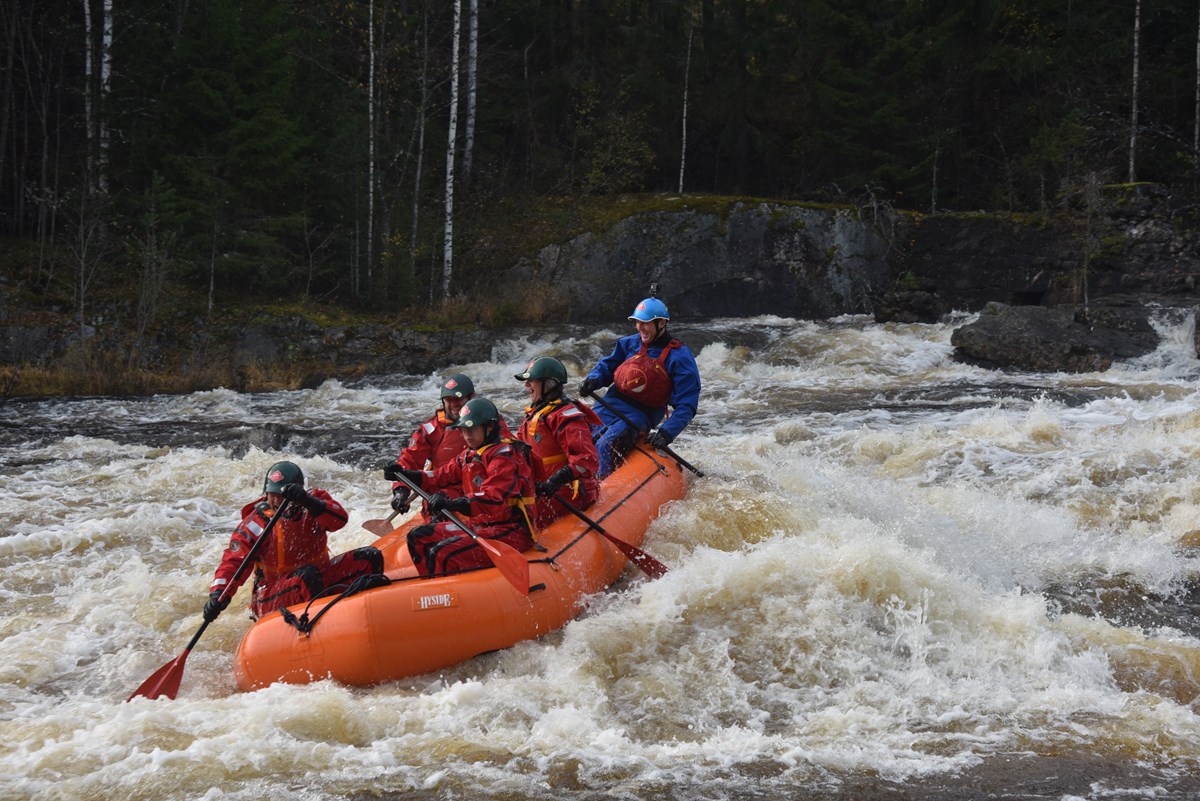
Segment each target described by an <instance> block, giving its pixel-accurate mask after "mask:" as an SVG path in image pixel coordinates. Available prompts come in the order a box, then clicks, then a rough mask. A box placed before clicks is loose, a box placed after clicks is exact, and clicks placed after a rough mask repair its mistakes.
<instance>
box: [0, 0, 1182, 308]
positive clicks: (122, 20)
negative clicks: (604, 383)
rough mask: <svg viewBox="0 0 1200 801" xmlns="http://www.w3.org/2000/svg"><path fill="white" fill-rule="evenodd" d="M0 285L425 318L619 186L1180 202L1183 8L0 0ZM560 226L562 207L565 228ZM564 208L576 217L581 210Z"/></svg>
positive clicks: (1040, 201)
mask: <svg viewBox="0 0 1200 801" xmlns="http://www.w3.org/2000/svg"><path fill="white" fill-rule="evenodd" d="M0 17H2V19H0V23H2V29H0V33H2V34H3V35H2V38H0V47H2V48H3V55H2V58H3V65H4V69H3V76H4V77H3V81H2V88H0V92H2V93H3V94H2V101H0V250H2V251H5V252H7V254H8V255H6V256H3V257H2V259H3V260H2V261H0V264H3V267H4V275H5V277H4V281H5V282H6V283H8V284H9V286H10V288H14V287H18V288H21V289H24V290H28V291H31V292H36V293H38V294H39V295H55V296H58V297H61V298H63V299H64V300H63V302H64V303H66V304H69V307H70V308H71V309H72V310H73V313H74V314H75V315H77V317H78V321H79V324H80V325H81V326H82V325H83V324H84V323H85V321H86V320H87V318H88V315H89V314H90V313H92V312H91V310H90V308H89V305H96V301H95V300H94V298H99V297H104V296H105V293H106V292H107V293H109V296H110V297H112V296H115V297H117V298H118V301H117V303H118V306H119V308H120V309H121V310H122V311H121V312H120V313H121V314H124V315H126V316H127V317H128V318H129V320H131V321H136V324H137V326H138V327H139V329H144V328H145V327H147V326H152V325H153V324H154V319H155V316H156V314H157V313H158V311H157V310H158V309H160V308H161V307H162V306H163V304H164V303H165V302H166V299H167V298H169V297H170V296H171V294H172V293H177V292H189V293H192V294H194V295H196V296H198V297H202V298H206V299H207V300H206V302H207V306H208V311H209V312H210V313H211V312H212V311H213V309H214V307H217V308H219V307H220V306H221V304H223V303H231V302H234V301H236V300H241V299H245V298H247V297H249V298H276V299H279V298H284V299H296V298H302V299H309V300H316V301H318V302H336V303H338V304H343V305H346V306H349V307H352V308H354V307H357V308H362V309H380V308H384V307H392V308H395V307H404V306H408V307H420V306H428V307H436V306H437V305H438V304H441V303H445V302H446V301H447V299H449V298H451V297H454V296H455V295H458V294H460V293H469V292H470V291H471V289H472V287H473V285H474V284H473V282H474V280H475V277H476V276H477V275H478V274H480V273H482V272H485V271H486V270H487V268H488V266H489V265H494V264H498V263H503V261H504V260H505V259H508V258H511V257H512V256H513V254H515V253H519V252H521V250H522V248H523V247H525V246H526V245H527V244H528V242H530V241H539V242H540V241H541V240H539V239H538V237H543V238H544V237H546V236H547V235H548V234H547V231H551V232H553V231H554V230H559V229H561V228H562V227H563V226H564V225H569V224H571V222H572V220H574V222H575V224H581V223H580V221H579V220H578V219H575V218H577V217H579V216H581V215H585V214H599V213H600V212H598V211H596V210H597V209H602V208H603V207H604V204H605V203H607V202H611V199H612V198H614V197H617V196H628V195H637V196H641V197H651V198H652V197H654V196H657V195H664V194H669V195H678V194H680V193H684V194H687V195H697V196H703V195H719V196H729V195H733V196H746V197H753V198H769V199H778V200H786V201H798V202H813V203H844V204H858V205H860V206H861V205H865V204H879V203H884V204H888V205H890V206H891V207H893V208H895V209H899V210H909V211H912V212H919V213H923V214H929V213H938V212H965V211H971V212H974V211H979V210H984V211H998V212H1029V213H1035V214H1038V213H1040V214H1052V213H1055V212H1056V210H1059V209H1061V208H1063V207H1064V205H1065V204H1068V203H1070V201H1071V198H1072V197H1074V196H1077V195H1079V194H1080V193H1081V192H1084V191H1085V190H1086V188H1087V187H1089V186H1094V185H1096V184H1097V182H1100V183H1122V182H1135V181H1150V182H1160V183H1163V184H1166V185H1168V186H1169V187H1170V188H1171V192H1172V197H1173V198H1175V199H1176V200H1175V202H1176V204H1177V206H1178V208H1177V211H1178V213H1179V214H1180V215H1181V216H1182V217H1183V218H1185V219H1187V218H1192V219H1194V218H1195V216H1196V198H1197V196H1198V194H1200V168H1198V159H1197V156H1198V148H1197V144H1198V140H1197V137H1198V135H1200V133H1198V130H1200V78H1198V71H1200V3H1191V4H1187V3H1181V2H1171V3H1167V2H1162V0H1125V1H1124V2H1104V3H1079V2H1073V1H1072V0H1067V1H1066V2H1063V1H1062V0H954V1H953V2H949V1H948V0H604V1H603V2H601V0H433V1H428V0H377V1H376V0H362V1H361V2H360V1H359V0H319V1H318V0H255V1H254V2H242V1H241V0H206V2H188V0H167V1H166V2H164V1H163V0H69V1H68V0H7V2H5V3H4V4H3V5H2V10H0ZM573 215H574V217H573ZM583 224H586V223H583Z"/></svg>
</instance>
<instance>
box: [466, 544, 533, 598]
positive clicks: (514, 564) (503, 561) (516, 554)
mask: <svg viewBox="0 0 1200 801" xmlns="http://www.w3.org/2000/svg"><path fill="white" fill-rule="evenodd" d="M478 542H479V544H480V546H482V547H483V550H485V551H487V554H488V556H490V557H491V558H492V564H494V565H495V566H496V568H497V569H498V570H499V571H500V572H501V573H502V574H503V575H504V577H505V578H506V579H508V580H509V583H511V584H512V585H513V587H515V588H516V590H517V592H519V593H521V594H522V595H529V562H527V561H526V560H525V557H524V556H522V555H521V552H520V551H518V550H517V549H516V548H514V547H512V546H511V545H506V544H504V543H503V542H496V541H495V540H485V539H483V538H480V539H479V540H478Z"/></svg>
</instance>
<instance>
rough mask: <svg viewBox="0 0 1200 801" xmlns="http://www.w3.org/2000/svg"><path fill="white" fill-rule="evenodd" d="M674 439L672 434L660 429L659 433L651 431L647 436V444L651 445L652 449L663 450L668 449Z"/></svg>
mask: <svg viewBox="0 0 1200 801" xmlns="http://www.w3.org/2000/svg"><path fill="white" fill-rule="evenodd" d="M673 439H674V437H672V436H671V435H670V434H668V433H667V432H665V431H663V430H662V429H659V430H658V431H651V432H650V433H649V434H647V435H646V444H647V445H649V446H650V447H651V448H660V449H661V448H666V447H667V446H668V445H670V444H671V440H673Z"/></svg>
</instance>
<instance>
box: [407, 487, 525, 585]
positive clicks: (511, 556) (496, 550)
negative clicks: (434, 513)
mask: <svg viewBox="0 0 1200 801" xmlns="http://www.w3.org/2000/svg"><path fill="white" fill-rule="evenodd" d="M397 477H398V478H399V479H400V480H401V481H403V482H404V483H405V484H407V485H408V488H409V489H411V490H412V491H413V492H415V493H417V495H419V496H421V497H422V498H424V499H425V502H426V503H429V495H428V494H427V493H426V492H425V491H424V490H422V489H421V488H420V487H418V486H417V485H416V484H414V483H413V482H412V481H409V480H408V478H407V477H405V475H404V474H403V473H399V474H397ZM438 514H440V515H442V516H443V517H445V518H446V519H447V520H449V521H450V522H451V523H453V524H454V525H456V526H458V527H459V528H461V529H462V530H463V531H465V532H467V535H468V536H469V537H470V538H471V539H473V540H475V544H477V545H478V546H479V547H480V548H483V550H484V552H485V553H486V554H487V555H488V558H489V559H491V560H492V564H493V565H495V566H496V569H497V570H499V571H500V572H501V573H502V574H503V575H504V577H505V578H506V579H508V581H509V583H511V584H512V585H513V587H515V588H516V590H517V592H519V593H521V594H522V595H529V562H528V561H526V559H525V557H524V556H522V555H521V553H520V552H519V551H518V550H517V549H516V548H514V547H512V546H511V545H508V544H506V543H503V542H497V541H496V540H487V539H484V538H483V537H481V536H479V535H478V534H476V533H475V532H474V531H472V530H471V528H470V527H469V526H468V525H467V524H466V523H464V522H463V521H462V520H461V519H460V518H459V517H458V516H457V515H455V514H454V513H453V512H451V511H450V510H449V509H439V510H438Z"/></svg>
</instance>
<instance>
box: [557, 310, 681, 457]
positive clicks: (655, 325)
mask: <svg viewBox="0 0 1200 801" xmlns="http://www.w3.org/2000/svg"><path fill="white" fill-rule="evenodd" d="M629 319H630V320H632V321H633V323H634V325H635V326H636V327H637V333H636V334H630V335H629V336H627V337H621V338H620V339H618V340H617V344H616V347H614V348H613V352H612V353H610V354H609V355H607V356H605V357H604V358H603V359H601V360H600V361H599V362H597V363H596V366H595V367H593V368H592V371H591V372H590V373H588V374H587V376H586V377H584V379H583V381H582V382H581V383H580V385H579V393H580V394H581V395H591V394H592V393H594V392H595V391H596V390H597V389H599V388H601V387H607V386H609V385H610V384H611V385H612V387H611V388H610V389H609V390H608V392H607V393H605V395H604V397H603V403H598V404H597V406H596V414H598V415H599V416H600V419H601V420H602V421H603V425H601V426H596V427H595V428H594V429H593V432H592V433H593V436H594V437H595V439H596V450H597V452H598V453H599V455H600V469H599V471H598V472H597V476H598V477H599V478H604V477H605V476H607V475H608V474H609V473H611V472H612V471H613V470H615V469H616V467H617V466H618V465H619V464H621V462H622V461H623V460H624V458H625V454H627V453H629V452H630V451H631V450H633V447H634V445H636V444H637V438H638V434H639V433H642V434H645V435H646V444H648V445H650V446H652V447H655V448H663V447H666V446H668V445H670V444H671V442H672V441H674V439H675V438H676V437H678V436H679V432H680V431H683V429H684V427H685V426H687V424H688V423H690V422H691V421H692V418H693V417H694V416H695V415H696V409H697V406H698V404H699V403H700V368H699V367H697V366H696V358H695V357H694V356H693V355H692V352H691V350H689V349H688V347H687V345H684V344H683V343H681V342H680V341H679V340H678V339H674V338H673V337H672V336H671V335H670V334H669V333H667V323H668V321H670V319H671V316H670V314H669V313H668V311H667V304H665V303H663V302H662V301H661V300H659V299H658V298H655V297H649V298H646V299H645V300H643V301H642V302H641V303H639V304H638V305H637V307H636V308H635V309H634V310H633V314H631V315H629ZM610 407H611V408H610ZM668 407H670V412H669V413H668ZM618 412H619V414H618ZM622 416H624V417H625V418H626V419H624V420H623V419H622ZM627 421H628V422H627ZM629 423H633V424H634V425H635V426H636V428H631V427H630V425H629ZM655 426H658V429H657V430H651V429H654V427H655Z"/></svg>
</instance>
